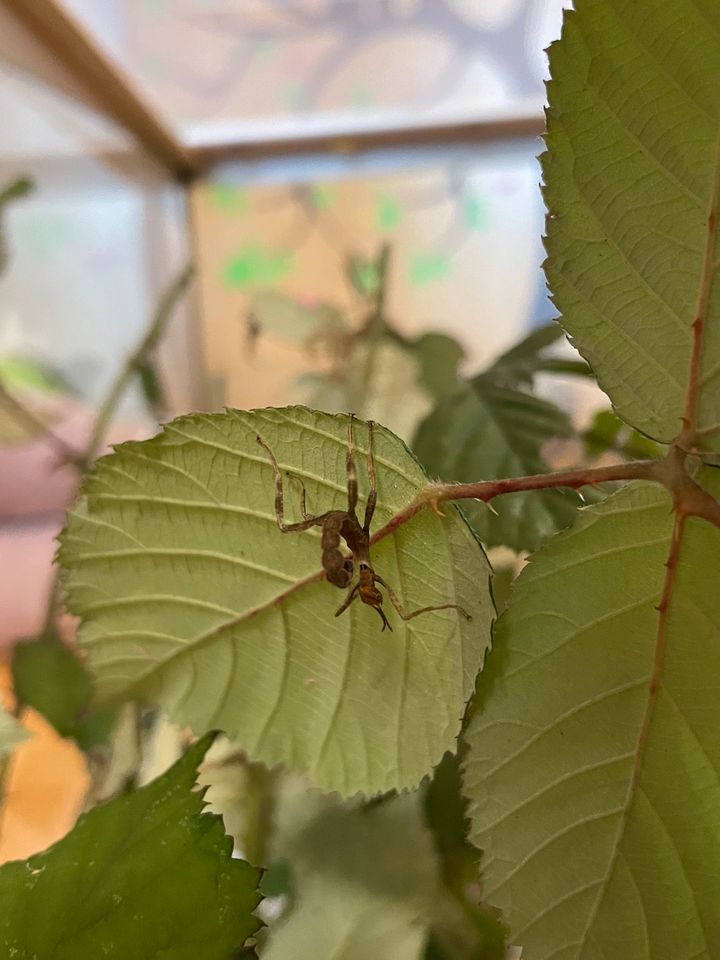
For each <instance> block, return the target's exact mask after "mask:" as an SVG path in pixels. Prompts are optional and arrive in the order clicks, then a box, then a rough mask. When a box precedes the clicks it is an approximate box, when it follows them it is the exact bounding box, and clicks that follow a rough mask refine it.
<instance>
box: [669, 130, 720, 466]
mask: <svg viewBox="0 0 720 960" xmlns="http://www.w3.org/2000/svg"><path fill="white" fill-rule="evenodd" d="M719 200H720V133H719V134H718V139H717V144H716V150H715V172H714V175H713V180H712V184H711V187H710V200H709V203H708V214H707V221H706V222H707V229H706V232H705V250H704V253H703V261H702V271H701V274H700V285H699V289H698V298H697V304H696V306H695V319H694V320H693V325H692V337H693V342H692V352H691V355H690V369H689V371H688V386H687V394H686V398H685V413H684V416H683V431H682V433H681V434H680V436H679V437H678V440H677V443H678V446H681V447H683V448H684V449H686V450H690V449H692V447H693V446H694V444H695V441H696V439H697V433H696V431H697V417H698V403H699V398H700V361H701V359H702V348H703V340H704V333H705V321H706V319H707V311H708V305H709V302H710V289H711V285H712V279H713V273H714V264H713V257H714V249H715V240H716V235H717V227H718V202H719Z"/></svg>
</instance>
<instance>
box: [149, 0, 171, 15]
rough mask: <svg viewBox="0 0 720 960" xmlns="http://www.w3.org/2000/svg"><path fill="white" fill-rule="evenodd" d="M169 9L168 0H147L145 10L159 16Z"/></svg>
mask: <svg viewBox="0 0 720 960" xmlns="http://www.w3.org/2000/svg"><path fill="white" fill-rule="evenodd" d="M166 10H167V0H145V12H146V13H148V14H149V15H150V16H151V17H158V16H160V15H161V14H163V13H165V11H166Z"/></svg>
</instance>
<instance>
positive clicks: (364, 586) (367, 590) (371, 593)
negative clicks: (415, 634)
mask: <svg viewBox="0 0 720 960" xmlns="http://www.w3.org/2000/svg"><path fill="white" fill-rule="evenodd" d="M358 575H359V578H360V582H359V584H358V592H359V593H360V599H361V600H362V602H363V603H366V604H367V605H368V606H369V607H372V608H373V609H374V610H377V612H378V614H379V616H380V619H381V620H382V622H383V627H382V628H383V630H384V629H385V627H387V628H388V630H390V631H391V632H392V627H391V626H390V624H389V623H388V620H387V617H386V616H385V611H384V610H383V608H382V604H383V595H382V594H381V593H380V591H379V590H378V588H377V587H376V586H375V571H374V570H373V568H372V567H371V566H370V564H369V563H366V562H365V561H362V560H361V561H360V563H359V564H358Z"/></svg>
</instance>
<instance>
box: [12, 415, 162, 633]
mask: <svg viewBox="0 0 720 960" xmlns="http://www.w3.org/2000/svg"><path fill="white" fill-rule="evenodd" d="M65 403H66V409H65V411H64V412H63V415H62V416H61V417H60V418H59V419H58V420H57V421H55V422H54V424H53V427H52V429H53V433H55V434H56V435H57V436H58V437H60V438H61V439H62V440H63V441H64V442H65V443H66V444H68V446H70V447H72V448H73V449H74V450H78V451H81V450H82V449H83V447H84V445H85V444H86V443H87V441H88V439H89V436H90V431H91V430H92V425H93V421H94V417H95V414H94V412H93V411H92V410H88V409H87V408H86V407H82V406H80V405H78V404H77V403H75V402H68V401H65ZM153 432H154V431H153V429H152V428H151V427H150V426H149V425H148V424H141V423H137V422H134V423H133V422H127V421H125V422H123V421H120V422H118V423H117V424H116V425H114V426H112V427H111V429H110V436H109V440H108V447H109V446H110V445H111V444H113V443H121V442H122V441H123V440H143V439H145V438H146V437H148V436H150V435H151V434H152V433H153ZM103 452H107V447H106V449H105V450H104V451H103ZM78 483H79V476H78V471H77V469H76V468H75V467H72V466H58V452H57V449H56V448H55V447H53V446H52V444H50V443H48V442H47V440H43V439H42V438H37V439H33V440H29V441H26V442H24V443H18V444H13V445H12V446H7V447H0V610H2V617H0V648H2V647H7V646H9V645H11V644H12V643H13V642H14V641H15V640H17V639H18V638H20V637H29V636H32V635H34V634H36V633H37V632H38V631H39V630H40V629H41V627H42V623H43V619H44V616H45V604H46V599H47V594H48V590H49V588H50V584H51V582H52V560H53V556H54V554H55V547H56V544H55V538H56V537H57V535H58V533H59V532H60V529H61V527H62V524H63V519H64V512H65V510H66V509H67V508H68V507H69V506H70V504H71V503H72V501H73V499H74V497H75V492H76V490H77V487H78Z"/></svg>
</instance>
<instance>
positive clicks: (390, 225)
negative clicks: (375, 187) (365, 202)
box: [375, 195, 402, 230]
mask: <svg viewBox="0 0 720 960" xmlns="http://www.w3.org/2000/svg"><path fill="white" fill-rule="evenodd" d="M401 214H402V208H401V206H400V204H399V203H398V202H397V200H396V199H395V198H394V197H390V196H387V195H381V196H379V197H378V198H377V209H376V214H375V216H376V219H377V224H378V226H379V227H380V229H381V230H393V229H394V228H395V227H396V226H397V225H398V224H399V223H400V216H401Z"/></svg>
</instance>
